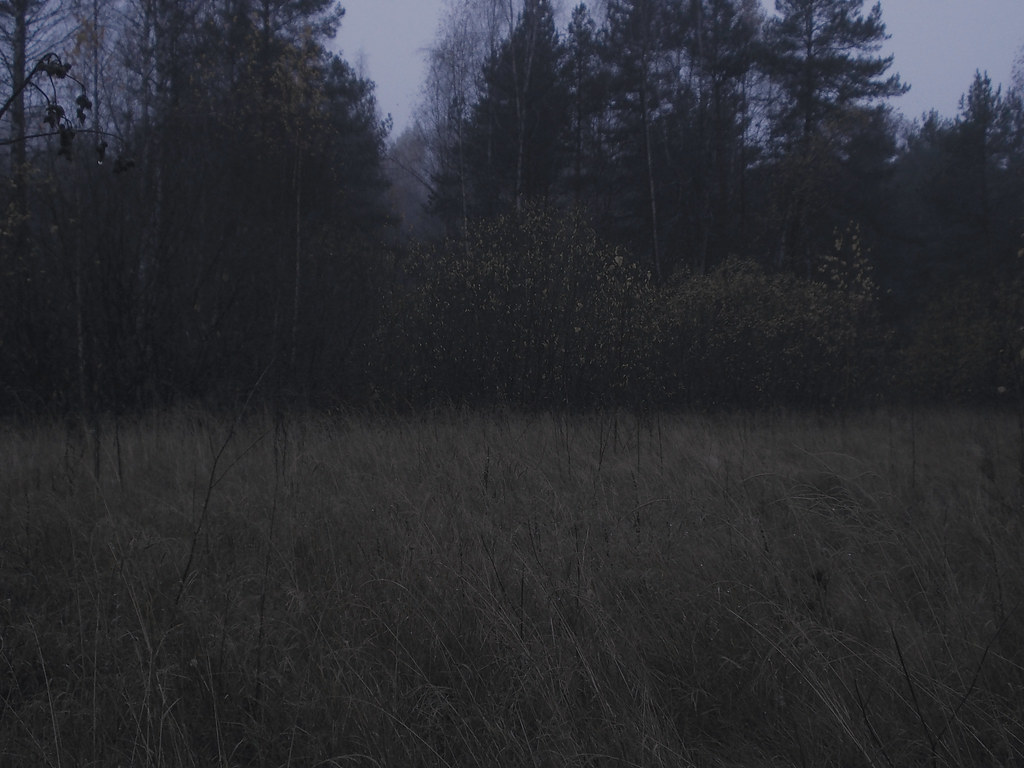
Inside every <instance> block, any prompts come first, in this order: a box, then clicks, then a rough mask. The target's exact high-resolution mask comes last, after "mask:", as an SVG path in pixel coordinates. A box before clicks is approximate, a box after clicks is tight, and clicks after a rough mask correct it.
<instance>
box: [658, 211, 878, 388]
mask: <svg viewBox="0 0 1024 768" xmlns="http://www.w3.org/2000/svg"><path fill="white" fill-rule="evenodd" d="M877 299H878V297H877V286H875V284H874V282H873V280H872V278H871V274H870V269H869V267H868V265H867V263H866V261H865V259H864V256H863V254H862V253H861V252H860V242H859V240H858V239H857V236H856V232H855V231H851V232H848V233H846V234H845V235H844V236H843V237H837V240H836V248H835V251H834V252H833V253H830V254H827V255H826V256H825V257H824V258H823V259H822V260H821V262H820V266H819V274H818V277H817V279H814V280H801V279H798V278H796V277H794V276H793V275H790V274H786V273H777V274H770V273H767V272H765V271H764V270H763V269H762V268H761V267H759V266H758V265H757V264H755V263H753V262H749V261H738V260H730V261H726V262H725V263H724V264H722V265H721V266H720V267H719V268H717V269H716V270H714V271H713V272H712V273H710V274H709V275H707V276H700V275H685V276H682V277H680V278H678V279H676V280H675V281H674V283H673V285H672V286H671V287H670V289H669V291H668V294H667V300H666V309H665V313H666V317H665V320H664V323H663V329H662V337H661V340H660V350H661V361H662V364H663V365H664V366H665V390H666V396H667V397H668V398H669V399H670V400H672V401H678V400H683V401H689V402H697V403H704V404H717V405H722V404H743V405H750V406H763V405H770V404H782V403H790V404H794V405H833V406H835V405H843V406H848V405H850V404H853V403H861V402H863V401H864V398H865V397H866V396H868V395H869V394H870V393H872V392H878V391H879V389H880V384H881V383H882V381H881V377H882V376H883V372H882V368H881V366H882V361H881V360H880V359H879V357H880V353H881V352H883V350H884V334H883V332H882V330H881V327H880V323H879V317H878V310H877Z"/></svg>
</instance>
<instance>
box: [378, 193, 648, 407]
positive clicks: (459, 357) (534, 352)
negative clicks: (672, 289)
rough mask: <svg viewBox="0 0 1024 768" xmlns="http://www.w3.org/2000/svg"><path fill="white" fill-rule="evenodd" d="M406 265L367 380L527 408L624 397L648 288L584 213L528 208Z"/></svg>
mask: <svg viewBox="0 0 1024 768" xmlns="http://www.w3.org/2000/svg"><path fill="white" fill-rule="evenodd" d="M404 268H405V270H406V280H405V284H404V285H400V286H399V287H398V288H397V289H396V290H395V291H394V293H393V295H392V296H391V297H390V300H389V302H388V306H387V308H386V309H385V321H384V327H383V328H382V329H381V331H380V334H379V337H378V340H377V346H378V348H379V349H380V355H381V359H380V366H381V367H380V368H379V369H376V370H374V371H373V373H372V374H371V377H372V378H373V379H374V381H375V382H376V383H377V385H378V387H380V388H381V392H382V394H384V393H386V394H387V396H389V397H398V398H399V399H404V400H407V401H410V402H421V401H432V400H437V399H441V400H446V399H449V398H450V399H454V400H456V401H470V402H477V401H496V402H508V403H517V404H522V405H527V406H539V405H558V404H562V405H569V406H578V405H591V404H598V403H608V402H612V401H618V400H623V399H626V398H628V397H629V393H630V392H631V388H632V386H633V384H634V379H635V377H636V376H637V375H638V374H639V367H638V366H640V364H641V360H642V359H643V352H644V349H645V347H646V343H645V336H646V334H647V329H648V325H649V323H650V314H649V313H650V311H651V308H652V305H653V302H652V301H651V298H652V288H651V286H650V285H649V278H648V276H646V275H644V274H643V273H642V272H641V271H640V270H638V269H637V268H636V267H635V266H633V265H631V264H630V262H629V260H628V258H627V256H626V254H625V253H624V252H623V251H621V250H619V249H615V248H611V247H608V246H606V245H604V244H602V243H601V242H600V241H599V240H598V239H597V237H596V236H595V234H594V232H593V231H592V230H591V229H590V227H589V226H588V225H587V224H586V222H585V219H584V218H583V217H582V216H581V215H580V214H572V215H564V214H561V213H556V212H555V211H552V210H551V209H550V208H545V207H543V206H540V205H538V204H529V205H526V206H525V207H524V209H523V211H522V212H521V213H520V214H519V215H518V216H516V215H505V216H499V217H497V218H494V219H489V220H483V221H480V222H477V223H475V224H473V225H471V227H470V230H469V232H468V233H467V235H466V237H465V238H464V239H458V240H455V239H450V240H447V241H445V242H444V243H442V244H440V245H439V246H437V247H436V248H424V249H422V250H420V251H418V252H416V253H415V254H414V255H413V257H412V259H411V261H410V263H409V264H408V265H406V266H405V267H404Z"/></svg>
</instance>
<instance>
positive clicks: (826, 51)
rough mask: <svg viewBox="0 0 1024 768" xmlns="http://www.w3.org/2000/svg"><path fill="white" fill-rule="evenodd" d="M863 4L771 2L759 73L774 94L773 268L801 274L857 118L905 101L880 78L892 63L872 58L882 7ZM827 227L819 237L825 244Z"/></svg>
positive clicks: (846, 0) (888, 78)
mask: <svg viewBox="0 0 1024 768" xmlns="http://www.w3.org/2000/svg"><path fill="white" fill-rule="evenodd" d="M863 6H864V0H776V3H775V9H776V14H777V15H776V16H775V17H774V18H772V19H770V20H769V21H768V24H767V26H766V29H765V33H764V45H763V47H762V51H763V53H762V66H763V67H764V69H765V72H766V74H767V75H768V77H769V78H770V79H771V81H772V82H773V83H774V84H775V86H776V87H777V88H778V91H779V93H778V97H779V98H778V99H777V100H776V102H777V104H778V107H777V108H776V110H775V113H774V115H773V143H774V147H775V151H776V153H777V155H778V156H779V158H780V160H779V163H778V165H777V168H778V171H779V178H780V184H781V189H780V191H779V193H778V194H779V195H780V202H781V206H782V209H781V211H780V215H779V216H778V218H779V219H781V222H782V232H781V233H780V248H779V254H780V261H782V262H788V263H789V266H790V267H791V268H795V269H800V270H802V271H807V270H809V269H810V266H811V261H812V251H813V249H814V248H815V247H816V246H815V237H814V234H815V233H813V232H811V231H809V229H810V228H811V223H812V219H817V220H819V221H823V220H825V218H827V217H823V216H822V213H823V211H822V203H823V202H824V201H825V200H827V197H828V193H829V191H830V190H829V189H828V188H827V185H828V183H829V181H828V179H829V176H830V175H831V174H832V173H834V171H835V168H836V163H837V161H838V160H839V159H840V158H841V157H842V153H843V151H844V144H845V142H846V140H847V139H848V138H849V137H850V134H851V132H856V129H857V126H858V125H860V124H862V120H861V119H860V117H858V115H859V114H861V113H863V112H864V111H865V110H870V109H871V108H872V107H873V105H875V104H877V102H878V101H879V100H880V99H884V98H888V97H891V96H898V95H900V94H902V93H905V92H906V90H907V88H908V86H906V85H904V84H903V83H902V82H900V78H899V75H895V74H894V75H887V73H888V71H889V69H890V67H891V66H892V63H893V57H892V56H891V55H890V56H880V55H878V51H879V49H880V48H881V45H882V43H883V42H884V41H885V40H886V39H887V36H886V32H885V24H883V23H882V7H881V4H880V3H876V4H875V5H874V6H872V7H871V9H870V10H869V11H868V12H867V13H866V14H865V13H863ZM833 223H834V222H831V221H829V222H828V223H827V224H826V226H825V227H824V228H823V229H822V230H819V232H818V234H819V235H820V234H824V235H825V236H830V234H831V230H832V228H833V226H832V224H833Z"/></svg>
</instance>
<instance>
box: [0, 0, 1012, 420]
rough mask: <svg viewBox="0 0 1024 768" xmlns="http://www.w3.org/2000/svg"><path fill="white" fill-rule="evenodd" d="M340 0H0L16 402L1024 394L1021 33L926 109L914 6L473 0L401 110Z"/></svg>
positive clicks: (679, 401) (734, 0) (553, 404)
mask: <svg viewBox="0 0 1024 768" xmlns="http://www.w3.org/2000/svg"><path fill="white" fill-rule="evenodd" d="M979 12H980V11H979ZM344 22H345V20H344V11H343V9H342V8H340V7H339V6H337V5H336V4H334V3H333V2H331V1H330V0H216V2H208V1H206V0H204V1H203V2H200V1H199V0H117V2H107V1H101V0H76V1H75V2H72V0H14V1H13V2H6V3H2V4H0V46H3V55H4V62H5V65H6V66H5V67H4V70H3V78H4V80H3V82H2V83H0V88H2V89H3V90H2V92H0V95H2V96H3V99H4V103H3V107H2V120H3V129H4V136H5V138H4V139H3V141H2V144H3V148H4V150H5V151H4V153H3V157H2V159H0V163H2V168H3V176H2V185H0V212H2V218H0V295H2V297H3V300H2V301H0V410H2V411H3V412H4V413H7V414H15V413H53V414H58V413H84V412H88V413H121V412H128V411H134V412H141V411H144V410H145V409H147V408H149V407H153V406H162V405H169V404H174V403H207V404H211V405H217V406H220V405H228V404H231V403H237V402H240V401H243V400H245V399H247V398H252V397H255V398H257V399H258V400H260V401H266V402H275V403H287V404H294V405H297V406H314V407H321V406H334V405H355V406H369V407H383V408H387V409H391V408H398V409H404V408H409V407H412V408H417V407H421V406H425V405H432V404H439V403H440V404H451V403H455V404H460V403H461V404H469V405H491V404H499V405H510V406H514V407H522V408H527V409H533V408H541V409H547V408H570V409H592V408H602V407H606V406H610V405H615V406H619V405H622V406H628V407H638V408H649V407H657V408H675V407H697V408H722V407H724V408H729V407H734V406H739V407H762V406H768V405H783V406H793V407H797V408H847V407H860V406H872V405H878V404H882V403H904V402H908V401H914V402H933V403H952V402H957V403H975V404H982V403H984V404H992V403H1000V402H1008V403H1016V402H1018V400H1019V398H1020V397H1021V395H1022V381H1024V378H1022V375H1024V373H1022V372H1024V283H1022V279H1024V256H1022V254H1024V62H1022V61H1018V66H1017V69H1016V75H1015V76H1014V79H1013V81H1012V82H1011V83H1007V84H1005V85H1004V84H997V83H993V82H992V81H991V79H990V78H989V77H988V75H987V74H986V73H984V72H974V73H972V72H964V73H963V74H964V83H963V86H964V89H963V97H962V100H961V103H960V108H959V111H958V113H957V114H956V115H954V116H948V117H947V116H942V115H939V114H938V113H937V112H931V113H929V114H925V115H921V116H919V117H917V118H916V119H910V120H908V119H907V118H905V117H904V116H903V115H902V114H901V113H900V112H899V111H898V103H899V96H900V95H901V94H902V93H904V92H905V91H906V89H907V88H908V87H909V85H908V84H906V83H904V82H903V81H902V80H901V78H900V76H899V74H898V66H899V62H898V61H894V60H893V58H892V57H891V56H885V55H882V53H881V49H882V46H883V44H884V42H885V40H886V30H885V23H884V13H883V8H882V6H881V4H876V5H874V6H870V7H868V6H865V4H864V3H863V2H862V1H861V0H779V1H778V2H777V3H776V5H775V10H774V11H770V10H768V9H766V8H765V7H764V6H763V4H762V3H760V2H758V0H692V1H691V0H606V1H605V2H601V3H598V4H596V5H595V6H594V7H590V6H587V5H585V4H579V5H578V6H577V7H575V8H572V9H564V8H563V9H561V10H556V8H554V7H553V6H552V3H551V2H550V0H525V2H520V3H518V4H513V3H508V2H498V0H459V1H458V2H452V3H449V5H448V7H447V9H446V15H445V18H444V19H443V20H442V23H441V25H440V27H439V29H438V33H437V36H436V38H435V41H434V44H433V45H432V47H431V49H430V51H429V52H428V64H429V67H428V75H427V78H426V81H425V83H424V85H423V91H422V100H421V105H420V108H419V110H418V112H417V119H416V121H415V124H414V125H413V126H411V127H409V128H408V129H406V130H404V131H403V132H402V133H401V134H400V135H398V136H392V135H391V133H392V125H391V121H390V119H389V118H388V117H387V116H383V115H381V114H380V111H379V109H378V107H377V104H376V101H375V98H374V84H373V83H372V82H371V81H370V80H369V79H367V78H366V77H365V76H364V75H363V74H361V73H360V72H359V71H357V69H356V68H354V67H353V65H352V64H350V63H349V62H348V61H347V60H346V59H345V58H344V57H343V56H342V55H341V54H338V53H336V52H332V39H333V36H334V35H335V33H336V32H337V30H338V28H339V25H341V24H344Z"/></svg>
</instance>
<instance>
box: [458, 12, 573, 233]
mask: <svg viewBox="0 0 1024 768" xmlns="http://www.w3.org/2000/svg"><path fill="white" fill-rule="evenodd" d="M482 76H483V77H482V79H483V92H482V93H481V95H480V99H479V101H478V102H477V103H476V104H475V106H474V108H473V114H472V120H471V125H470V126H469V128H468V136H467V139H466V141H467V146H466V153H467V157H468V160H469V168H470V182H471V184H470V185H471V188H472V192H471V197H472V199H473V201H474V212H475V213H476V214H478V215H480V214H482V215H493V214H495V213H499V212H501V211H503V210H504V209H506V208H507V207H509V206H511V207H512V208H514V209H516V210H519V209H520V208H521V207H522V204H523V201H524V200H526V199H528V198H545V197H548V196H549V195H550V194H551V193H552V192H553V190H554V186H555V182H556V181H557V180H558V177H559V175H560V169H561V167H562V165H563V163H564V151H563V142H564V139H565V133H566V125H567V117H568V115H567V103H568V94H567V89H566V85H565V80H564V77H563V46H562V42H561V40H560V38H559V35H558V32H557V30H556V28H555V20H554V11H553V9H552V7H551V3H550V2H549V0H528V2H526V3H525V5H524V8H523V11H522V13H521V14H520V15H519V18H518V20H517V22H516V24H515V26H514V28H513V30H512V34H511V35H510V36H509V37H508V38H507V39H505V40H504V41H502V42H501V43H500V44H499V45H498V47H497V49H496V50H494V51H493V52H492V53H491V55H490V56H489V57H488V58H487V61H486V62H485V63H484V67H483V73H482Z"/></svg>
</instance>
